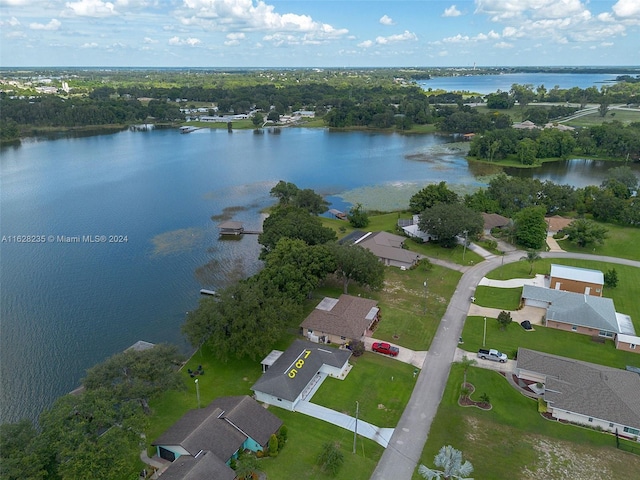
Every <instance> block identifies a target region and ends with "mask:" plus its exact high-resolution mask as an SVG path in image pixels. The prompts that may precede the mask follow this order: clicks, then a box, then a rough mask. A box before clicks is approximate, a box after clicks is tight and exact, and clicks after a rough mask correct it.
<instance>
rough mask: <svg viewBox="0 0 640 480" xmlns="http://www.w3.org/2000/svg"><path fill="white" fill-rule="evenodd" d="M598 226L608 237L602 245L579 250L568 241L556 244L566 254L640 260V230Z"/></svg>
mask: <svg viewBox="0 0 640 480" xmlns="http://www.w3.org/2000/svg"><path fill="white" fill-rule="evenodd" d="M598 225H601V226H603V227H605V228H606V229H607V230H608V236H607V238H606V240H605V241H604V244H603V245H596V246H595V247H594V246H591V247H586V248H581V247H578V246H577V245H575V244H574V243H571V242H570V241H569V240H559V241H558V244H559V245H560V247H561V248H562V249H563V250H566V251H567V252H576V253H591V254H595V255H606V256H610V257H620V258H628V259H630V260H640V247H639V245H640V228H631V227H621V226H618V225H613V224H611V223H601V222H598Z"/></svg>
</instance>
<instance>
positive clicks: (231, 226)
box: [218, 220, 262, 236]
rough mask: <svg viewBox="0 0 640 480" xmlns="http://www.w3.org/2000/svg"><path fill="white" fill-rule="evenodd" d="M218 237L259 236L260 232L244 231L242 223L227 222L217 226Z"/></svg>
mask: <svg viewBox="0 0 640 480" xmlns="http://www.w3.org/2000/svg"><path fill="white" fill-rule="evenodd" d="M218 229H220V235H225V236H226V235H244V234H246V235H260V234H261V233H262V232H261V231H260V230H245V228H244V225H243V224H242V222H234V221H231V220H229V221H227V222H222V223H221V224H219V225H218Z"/></svg>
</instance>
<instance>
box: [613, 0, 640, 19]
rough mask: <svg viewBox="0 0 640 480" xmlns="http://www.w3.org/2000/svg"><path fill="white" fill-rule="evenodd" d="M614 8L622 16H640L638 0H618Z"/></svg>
mask: <svg viewBox="0 0 640 480" xmlns="http://www.w3.org/2000/svg"><path fill="white" fill-rule="evenodd" d="M612 9H613V12H614V13H615V14H616V15H617V16H618V17H621V18H629V17H635V18H640V2H638V0H618V2H617V3H616V4H615V5H614V6H613V7H612Z"/></svg>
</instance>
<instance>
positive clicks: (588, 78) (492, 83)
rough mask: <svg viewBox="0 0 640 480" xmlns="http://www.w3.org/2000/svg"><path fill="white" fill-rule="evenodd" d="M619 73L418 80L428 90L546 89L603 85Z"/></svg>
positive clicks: (483, 92)
mask: <svg viewBox="0 0 640 480" xmlns="http://www.w3.org/2000/svg"><path fill="white" fill-rule="evenodd" d="M618 75H619V74H617V73H612V74H606V73H536V74H531V73H507V74H504V75H469V76H464V75H463V76H459V77H433V78H432V79H430V80H422V81H420V82H418V84H419V85H420V86H421V87H422V88H424V89H425V90H428V89H429V88H431V89H432V90H439V89H442V90H447V91H451V90H453V91H468V92H476V93H482V94H485V95H486V94H487V93H493V92H496V91H497V90H501V91H503V92H508V91H509V90H511V85H513V84H514V83H517V84H519V85H526V84H531V85H533V87H534V88H536V87H538V86H539V85H544V86H545V87H546V89H547V90H551V89H552V88H553V87H554V86H556V85H557V86H558V87H559V88H561V89H564V88H572V87H579V88H582V89H584V88H589V87H597V88H598V90H599V89H600V87H601V86H603V85H606V83H605V82H610V81H612V80H614V79H615V78H616V77H617V76H618Z"/></svg>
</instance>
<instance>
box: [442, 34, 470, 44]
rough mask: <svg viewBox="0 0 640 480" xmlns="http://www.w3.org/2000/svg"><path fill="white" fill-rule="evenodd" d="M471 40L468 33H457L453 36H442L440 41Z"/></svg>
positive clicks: (459, 41)
mask: <svg viewBox="0 0 640 480" xmlns="http://www.w3.org/2000/svg"><path fill="white" fill-rule="evenodd" d="M469 40H471V39H470V38H469V36H468V35H461V34H457V35H456V36H454V37H447V38H443V39H442V41H443V42H445V43H464V42H468V41H469Z"/></svg>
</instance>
